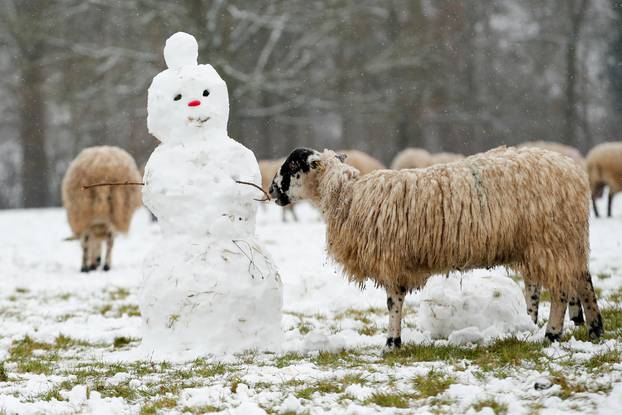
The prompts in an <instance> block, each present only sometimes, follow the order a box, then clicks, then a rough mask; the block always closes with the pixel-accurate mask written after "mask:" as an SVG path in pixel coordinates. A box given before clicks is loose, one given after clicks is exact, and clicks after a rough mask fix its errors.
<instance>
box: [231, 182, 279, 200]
mask: <svg viewBox="0 0 622 415" xmlns="http://www.w3.org/2000/svg"><path fill="white" fill-rule="evenodd" d="M235 182H236V183H239V184H245V185H247V186H252V187H254V188H255V189H258V190H259V191H261V193H263V194H264V195H265V196H266V197H265V198H263V199H253V200H256V201H258V202H269V201H270V195H269V194H268V193H266V191H265V190H263V189H262V188H261V187H259V186H257V185H256V184H255V183H250V182H243V181H242V180H236V181H235Z"/></svg>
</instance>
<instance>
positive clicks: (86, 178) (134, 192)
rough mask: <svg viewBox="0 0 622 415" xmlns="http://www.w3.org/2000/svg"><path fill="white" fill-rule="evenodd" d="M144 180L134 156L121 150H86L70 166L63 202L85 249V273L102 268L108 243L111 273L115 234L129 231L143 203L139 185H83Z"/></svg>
mask: <svg viewBox="0 0 622 415" xmlns="http://www.w3.org/2000/svg"><path fill="white" fill-rule="evenodd" d="M141 179H142V177H141V176H140V172H139V171H138V168H137V167H136V162H135V161H134V159H133V158H132V156H131V155H130V154H129V153H128V152H126V151H125V150H122V149H120V148H118V147H110V146H99V147H90V148H87V149H84V150H82V151H81V152H80V154H78V156H77V157H76V158H75V159H74V160H73V161H72V162H71V164H70V165H69V168H68V169H67V172H66V173H65V177H64V178H63V183H62V199H63V206H64V207H65V210H66V211H67V220H68V222H69V226H70V228H71V230H72V232H73V235H74V237H75V238H76V239H79V240H80V243H81V246H82V266H81V269H80V271H81V272H89V271H93V270H95V269H97V267H98V266H99V265H100V263H101V252H102V247H101V246H102V243H103V241H104V240H105V241H106V258H105V261H104V266H103V270H104V271H108V270H110V266H111V260H112V246H113V243H114V237H115V234H116V233H117V232H122V233H127V232H128V230H129V226H130V221H131V219H132V215H133V214H134V211H135V210H136V209H138V208H139V207H140V206H141V204H142V201H141V192H140V188H139V187H138V186H109V185H108V186H95V187H90V188H88V189H83V186H88V185H92V184H98V183H124V182H140V181H141Z"/></svg>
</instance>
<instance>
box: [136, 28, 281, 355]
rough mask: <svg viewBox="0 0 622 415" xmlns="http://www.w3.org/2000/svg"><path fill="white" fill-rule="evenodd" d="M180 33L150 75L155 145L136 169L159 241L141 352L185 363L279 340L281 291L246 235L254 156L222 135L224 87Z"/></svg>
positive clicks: (142, 297)
mask: <svg viewBox="0 0 622 415" xmlns="http://www.w3.org/2000/svg"><path fill="white" fill-rule="evenodd" d="M197 58H198V45H197V42H196V40H195V38H194V37H193V36H191V35H189V34H187V33H182V32H179V33H176V34H174V35H173V36H171V37H170V38H169V39H168V40H167V41H166V46H165V47H164V59H165V61H166V64H167V66H168V69H167V70H165V71H163V72H161V73H159V74H158V75H156V76H155V77H154V78H153V81H152V83H151V86H150V87H149V92H148V105H147V109H148V116H147V125H148V128H149V132H150V133H151V134H153V135H154V136H155V137H156V138H157V139H158V140H160V141H161V144H160V145H159V146H158V147H157V148H156V149H155V151H154V152H153V153H152V154H151V157H150V158H149V161H148V162H147V165H146V167H145V177H144V182H145V186H144V189H143V201H144V203H145V205H146V206H147V207H148V208H149V209H150V210H151V211H152V212H153V213H154V214H155V215H156V216H157V217H158V220H159V223H160V225H161V229H162V238H161V239H160V240H159V241H157V242H156V243H155V244H154V247H153V248H152V250H151V252H150V253H149V254H148V255H147V257H146V259H145V262H144V265H143V281H142V284H141V287H140V292H139V304H140V310H141V314H142V318H143V325H142V326H143V342H142V345H141V347H142V348H143V350H144V351H146V352H147V353H149V354H150V356H152V357H156V358H162V359H173V358H175V357H176V356H182V357H185V358H194V357H197V356H202V355H205V354H222V353H234V352H239V351H243V350H247V349H255V350H275V349H278V348H279V345H280V344H281V340H282V332H281V307H282V301H283V290H282V284H281V280H280V278H279V275H278V273H277V271H276V269H275V267H274V265H273V263H272V259H271V257H270V255H269V254H268V252H267V251H266V250H265V249H264V248H263V247H262V246H261V244H260V243H259V242H258V240H257V239H256V237H255V215H256V210H257V201H256V200H257V198H258V197H260V196H261V193H260V192H259V191H258V190H257V189H255V188H254V187H252V186H247V185H244V184H241V183H239V182H240V181H244V182H250V183H254V184H256V185H258V186H261V176H260V173H259V167H258V165H257V160H256V159H255V156H254V154H253V153H252V152H251V151H250V150H249V149H247V148H246V147H244V146H243V145H242V144H240V143H238V142H237V141H235V140H233V139H231V138H229V136H228V134H227V121H228V118H229V97H228V92H227V85H226V84H225V82H224V81H223V80H222V79H221V78H220V76H219V75H218V73H217V72H216V70H215V69H214V68H213V67H212V66H211V65H198V64H197Z"/></svg>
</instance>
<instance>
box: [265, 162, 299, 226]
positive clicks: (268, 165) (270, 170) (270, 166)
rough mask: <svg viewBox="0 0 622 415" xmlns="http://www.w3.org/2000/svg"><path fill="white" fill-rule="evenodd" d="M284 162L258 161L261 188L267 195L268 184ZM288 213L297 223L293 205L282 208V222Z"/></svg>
mask: <svg viewBox="0 0 622 415" xmlns="http://www.w3.org/2000/svg"><path fill="white" fill-rule="evenodd" d="M284 161H285V159H284V158H280V159H276V160H270V159H266V160H259V162H258V164H259V172H260V173H261V187H262V188H263V190H264V191H265V192H266V193H267V192H268V191H269V189H270V183H272V179H273V178H274V176H275V175H276V173H277V171H278V170H279V167H281V164H283V162H284ZM287 212H289V213H290V214H291V215H292V217H293V218H294V221H295V222H298V216H297V215H296V211H295V210H294V206H293V205H289V206H284V207H283V217H282V219H283V222H285V221H286V220H287V216H286V213H287Z"/></svg>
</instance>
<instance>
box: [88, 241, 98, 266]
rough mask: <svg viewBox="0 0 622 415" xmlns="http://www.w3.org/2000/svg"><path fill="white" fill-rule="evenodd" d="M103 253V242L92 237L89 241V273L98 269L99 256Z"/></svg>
mask: <svg viewBox="0 0 622 415" xmlns="http://www.w3.org/2000/svg"><path fill="white" fill-rule="evenodd" d="M99 253H101V241H100V240H99V239H98V238H94V237H91V238H90V240H89V271H95V270H96V269H97V265H96V263H97V256H98V255H99Z"/></svg>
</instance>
